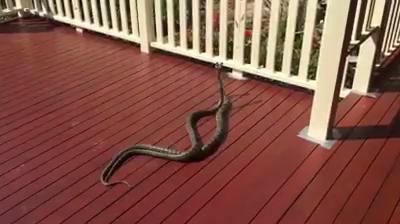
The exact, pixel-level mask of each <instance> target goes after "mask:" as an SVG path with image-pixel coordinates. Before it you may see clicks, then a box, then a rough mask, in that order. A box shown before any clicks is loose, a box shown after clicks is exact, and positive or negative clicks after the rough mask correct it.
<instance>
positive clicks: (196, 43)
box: [192, 0, 200, 53]
mask: <svg viewBox="0 0 400 224" xmlns="http://www.w3.org/2000/svg"><path fill="white" fill-rule="evenodd" d="M192 17H193V18H192V33H193V37H192V40H193V50H194V52H196V53H200V0H193V1H192Z"/></svg>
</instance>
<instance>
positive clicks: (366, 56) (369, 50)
mask: <svg viewBox="0 0 400 224" xmlns="http://www.w3.org/2000/svg"><path fill="white" fill-rule="evenodd" d="M375 3H376V5H375V7H374V8H373V9H374V11H373V12H372V13H373V24H374V25H378V26H380V27H381V30H380V31H378V32H375V33H373V34H372V35H371V36H369V37H368V39H367V40H365V41H364V43H362V44H361V46H360V50H359V53H358V60H357V67H356V72H355V75H354V80H353V87H352V89H353V91H356V92H357V93H360V94H368V91H369V87H370V82H371V77H372V73H373V70H374V68H375V64H376V62H377V61H378V60H379V52H380V49H381V47H382V43H383V40H384V36H385V30H386V24H387V21H388V14H389V13H388V10H390V5H389V4H390V2H388V1H386V0H376V2H375Z"/></svg>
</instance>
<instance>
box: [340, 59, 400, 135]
mask: <svg viewBox="0 0 400 224" xmlns="http://www.w3.org/2000/svg"><path fill="white" fill-rule="evenodd" d="M380 76H381V77H379V79H378V80H376V84H375V87H376V88H375V89H376V91H377V92H376V93H377V94H383V93H388V92H390V93H400V57H397V58H396V59H395V60H394V61H392V63H391V64H390V65H388V67H387V68H385V69H384V70H382V73H381V74H380ZM394 103H396V102H394ZM387 106H388V107H390V106H391V105H387ZM387 109H388V108H387ZM335 131H336V133H337V136H336V137H334V139H336V140H340V139H344V138H346V139H379V138H399V137H400V110H399V111H397V113H396V114H395V116H394V117H393V118H392V120H391V122H389V123H388V124H385V125H376V126H361V127H337V128H335ZM350 132H351V135H349V133H350Z"/></svg>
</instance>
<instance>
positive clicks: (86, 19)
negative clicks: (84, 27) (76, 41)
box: [82, 0, 91, 23]
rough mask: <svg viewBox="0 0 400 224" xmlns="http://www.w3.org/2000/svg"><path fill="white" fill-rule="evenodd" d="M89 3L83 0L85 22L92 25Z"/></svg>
mask: <svg viewBox="0 0 400 224" xmlns="http://www.w3.org/2000/svg"><path fill="white" fill-rule="evenodd" d="M88 4H89V1H88V0H82V5H83V21H85V22H86V23H90V22H91V21H90V12H89V5H88Z"/></svg>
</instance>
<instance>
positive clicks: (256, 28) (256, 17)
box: [250, 0, 264, 68]
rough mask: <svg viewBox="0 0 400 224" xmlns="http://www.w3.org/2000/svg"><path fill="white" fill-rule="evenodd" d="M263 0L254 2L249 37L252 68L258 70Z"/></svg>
mask: <svg viewBox="0 0 400 224" xmlns="http://www.w3.org/2000/svg"><path fill="white" fill-rule="evenodd" d="M263 5H264V4H263V0H255V2H254V13H253V33H252V34H253V35H252V37H251V59H250V63H251V65H252V66H254V67H256V68H258V67H259V63H260V43H261V25H262V11H263V10H264V7H263Z"/></svg>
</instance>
